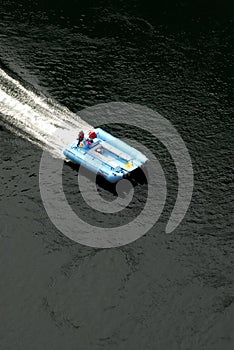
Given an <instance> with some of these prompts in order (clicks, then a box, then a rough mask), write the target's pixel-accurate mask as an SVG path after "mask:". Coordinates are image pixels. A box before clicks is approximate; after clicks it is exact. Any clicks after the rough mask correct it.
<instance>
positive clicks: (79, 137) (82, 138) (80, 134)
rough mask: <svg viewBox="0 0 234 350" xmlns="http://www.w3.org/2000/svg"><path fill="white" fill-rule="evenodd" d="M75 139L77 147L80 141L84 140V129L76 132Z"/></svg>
mask: <svg viewBox="0 0 234 350" xmlns="http://www.w3.org/2000/svg"><path fill="white" fill-rule="evenodd" d="M77 140H78V143H77V147H79V146H80V143H81V141H83V140H84V131H83V130H81V131H80V132H79V134H78V139H77Z"/></svg>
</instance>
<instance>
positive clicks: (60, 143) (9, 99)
mask: <svg viewBox="0 0 234 350" xmlns="http://www.w3.org/2000/svg"><path fill="white" fill-rule="evenodd" d="M0 117H1V121H2V122H3V123H4V125H5V126H6V127H8V128H9V129H11V130H13V131H14V132H15V133H17V134H18V135H20V136H23V137H24V138H26V139H27V140H29V141H30V142H33V143H34V144H36V145H38V146H40V147H42V148H43V149H44V150H48V151H50V153H51V154H52V155H53V156H54V157H63V155H62V151H63V149H64V148H65V146H67V145H68V144H69V143H70V142H71V140H73V139H74V138H76V135H77V132H78V130H81V129H83V130H84V131H87V130H89V129H91V128H92V126H91V125H89V124H88V123H86V122H85V121H83V120H82V119H81V118H80V117H79V116H77V115H76V114H75V113H72V112H71V111H69V110H68V109H67V108H65V107H63V106H61V105H59V104H58V103H57V102H55V101H53V100H49V99H47V98H46V97H44V96H42V95H38V94H36V93H35V92H33V91H31V90H29V89H27V88H25V87H24V86H23V85H22V84H21V83H20V82H19V81H17V80H15V79H14V78H12V77H10V76H9V75H8V74H7V73H6V72H4V71H3V70H2V69H0ZM54 135H56V137H55V136H54Z"/></svg>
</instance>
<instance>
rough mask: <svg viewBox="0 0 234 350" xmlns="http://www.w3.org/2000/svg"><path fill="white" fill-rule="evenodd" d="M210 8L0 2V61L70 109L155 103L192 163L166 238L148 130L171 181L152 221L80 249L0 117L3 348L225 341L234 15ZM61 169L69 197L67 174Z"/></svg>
mask: <svg viewBox="0 0 234 350" xmlns="http://www.w3.org/2000/svg"><path fill="white" fill-rule="evenodd" d="M220 4H221V2H220ZM220 4H219V2H218V1H216V2H212V3H211V2H210V4H208V3H207V4H206V5H202V3H201V2H198V3H197V5H196V6H195V5H192V2H191V3H190V4H185V3H183V2H173V4H172V5H170V3H169V2H168V1H166V2H165V3H162V4H158V5H157V6H156V7H153V6H150V5H147V3H143V2H142V3H141V2H139V1H133V0H132V1H129V2H124V1H123V2H120V3H117V2H113V3H112V2H110V1H100V2H92V1H81V2H78V1H75V0H74V1H70V2H69V1H57V2H52V1H51V2H46V1H41V2H40V1H29V0H28V1H10V0H9V1H2V2H1V7H0V66H1V68H2V69H4V70H6V71H7V72H8V73H10V74H12V75H13V76H14V77H16V78H17V79H19V80H20V81H24V82H25V84H26V85H28V87H29V88H33V89H35V90H37V91H39V92H41V93H43V94H44V95H46V96H47V97H49V98H53V99H55V100H57V101H58V102H59V103H61V104H63V105H65V106H66V107H68V108H69V109H70V110H72V111H73V112H77V113H78V112H79V110H81V109H82V108H84V107H86V106H92V105H95V104H98V103H101V102H111V101H125V102H132V103H139V104H141V105H144V106H148V107H150V108H152V109H154V110H156V111H158V112H159V113H161V114H162V115H163V116H165V117H166V118H168V120H170V122H171V123H172V124H173V125H174V126H175V127H176V128H177V130H178V132H179V133H180V134H181V136H182V137H183V139H184V141H185V142H186V145H187V147H188V149H189V152H190V155H191V158H192V161H193V166H194V173H195V174H194V175H195V184H194V186H195V187H194V195H193V199H192V203H191V206H190V208H189V211H188V212H187V214H186V217H185V219H184V220H183V222H182V223H181V224H180V226H179V227H178V228H177V229H176V230H175V231H174V232H173V233H172V234H169V235H166V234H165V233H164V230H165V225H166V222H167V220H168V217H169V215H170V211H171V209H172V207H173V203H174V200H175V196H176V179H175V178H176V173H175V168H174V166H173V164H171V159H170V157H169V156H168V154H167V153H166V151H165V150H164V149H163V148H162V146H161V145H160V144H158V143H157V142H156V141H155V140H152V141H151V140H150V139H147V135H146V137H145V142H146V144H148V145H149V144H150V145H151V149H152V150H154V151H155V152H156V153H157V155H159V158H160V160H161V162H162V165H163V166H164V170H165V173H166V176H167V179H168V182H169V194H168V197H169V198H168V202H167V205H166V210H165V211H164V213H163V215H162V218H161V220H160V221H159V222H158V223H157V224H156V225H155V227H154V228H153V229H152V230H151V231H150V232H149V233H148V234H147V235H146V236H144V237H143V238H141V239H139V240H137V241H136V242H134V243H132V244H130V245H128V246H125V247H122V248H118V249H110V250H98V249H92V248H88V247H84V246H81V245H79V244H77V243H75V242H72V241H70V240H69V239H68V238H66V237H65V236H63V235H62V234H61V233H60V232H59V231H58V230H57V229H56V228H55V227H54V226H53V224H52V223H51V222H50V220H49V218H48V217H47V214H46V212H45V209H44V208H43V204H42V201H41V198H40V192H39V185H38V171H39V162H40V157H41V152H42V151H41V150H40V149H39V148H37V147H36V146H34V145H32V144H31V143H30V142H28V141H26V140H23V139H21V138H20V137H18V136H16V135H14V134H13V133H11V132H10V131H8V129H6V128H5V127H4V125H2V124H1V125H2V126H1V129H0V135H1V140H0V151H1V160H0V168H1V171H0V205H1V212H0V213H1V225H0V239H1V240H0V242H1V244H0V266H1V268H0V315H1V323H0V349H1V350H29V349H30V350H31V349H33V350H37V349H38V350H42V349H45V350H47V349H48V350H49V349H56V350H60V349H61V350H62V349H69V350H76V349H82V350H86V349H87V350H92V349H94V350H96V349H97V350H98V349H108V350H109V349H111V350H122V349H123V350H126V349H128V350H131V349H134V350H135V349H136V350H138V349H139V350H142V349H147V350H151V349H152V350H154V349H159V350H161V349H168V350H171V349H172V350H177V349H183V350H184V349H189V350H190V349H196V350H197V349H199V350H200V349H206V350H209V349H212V350H219V349H233V347H234V329H233V324H234V303H233V300H234V289H233V288H234V281H233V276H234V274H233V262H234V255H233V248H234V241H233V226H232V225H233V216H232V213H233V196H232V190H233V172H232V156H233V144H232V140H233V110H234V103H233V59H234V57H233V54H234V49H233V20H232V18H233V15H234V12H233V7H232V6H231V5H228V4H227V3H226V5H225V6H224V5H220ZM0 116H1V115H0ZM87 122H88V120H87ZM109 130H110V131H113V130H112V129H110V128H109ZM116 132H117V135H118V136H120V135H121V134H124V133H125V134H126V133H127V131H126V129H125V127H124V126H120V128H119V130H117V131H116ZM136 137H138V138H139V137H141V135H140V134H139V131H136ZM66 176H67V183H66V186H65V187H66V188H67V191H68V192H70V195H72V193H73V198H71V201H73V204H74V203H75V201H76V199H75V198H76V197H75V196H74V193H76V191H77V189H76V187H75V185H74V179H76V171H75V170H74V169H71V168H68V167H67V175H66ZM170 183H171V185H170ZM69 185H70V186H69ZM139 191H140V190H139ZM107 192H108V191H107ZM139 193H140V192H139ZM142 193H144V191H143V192H142ZM106 195H107V196H109V197H111V194H106ZM142 196H143V195H142ZM133 212H134V211H133ZM102 220H105V218H104V219H103V218H102ZM106 221H107V222H108V218H106ZM120 221H121V217H120Z"/></svg>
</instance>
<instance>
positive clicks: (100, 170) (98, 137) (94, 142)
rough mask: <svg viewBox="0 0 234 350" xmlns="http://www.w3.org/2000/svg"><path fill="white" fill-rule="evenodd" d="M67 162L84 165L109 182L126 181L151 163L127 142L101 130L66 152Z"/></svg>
mask: <svg viewBox="0 0 234 350" xmlns="http://www.w3.org/2000/svg"><path fill="white" fill-rule="evenodd" d="M63 153H64V155H65V157H66V160H69V161H72V162H73V163H76V164H80V165H82V166H84V167H85V168H87V169H89V170H90V171H92V172H94V173H95V174H97V175H101V176H102V177H104V178H105V179H106V180H108V181H109V182H112V183H115V182H117V181H119V180H121V179H122V178H126V177H127V176H128V175H130V173H131V172H132V171H134V170H136V169H137V168H141V167H142V166H143V165H144V164H145V163H146V161H147V160H148V159H147V158H146V157H145V156H144V154H142V153H141V152H139V151H138V150H136V149H135V148H133V147H131V146H129V145H128V144H127V143H125V142H123V141H121V140H120V139H118V138H116V137H114V136H112V135H111V134H109V133H108V132H106V131H104V130H102V129H101V128H97V129H94V130H92V131H91V132H89V133H88V134H82V136H81V139H80V141H79V142H78V141H76V142H74V143H72V144H71V145H70V146H69V147H68V148H66V149H65V150H64V152H63Z"/></svg>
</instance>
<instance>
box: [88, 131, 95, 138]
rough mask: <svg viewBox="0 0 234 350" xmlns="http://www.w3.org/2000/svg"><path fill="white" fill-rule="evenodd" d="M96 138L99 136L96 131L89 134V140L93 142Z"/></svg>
mask: <svg viewBox="0 0 234 350" xmlns="http://www.w3.org/2000/svg"><path fill="white" fill-rule="evenodd" d="M96 137H97V134H96V132H95V131H90V132H89V139H91V140H93V139H96Z"/></svg>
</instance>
